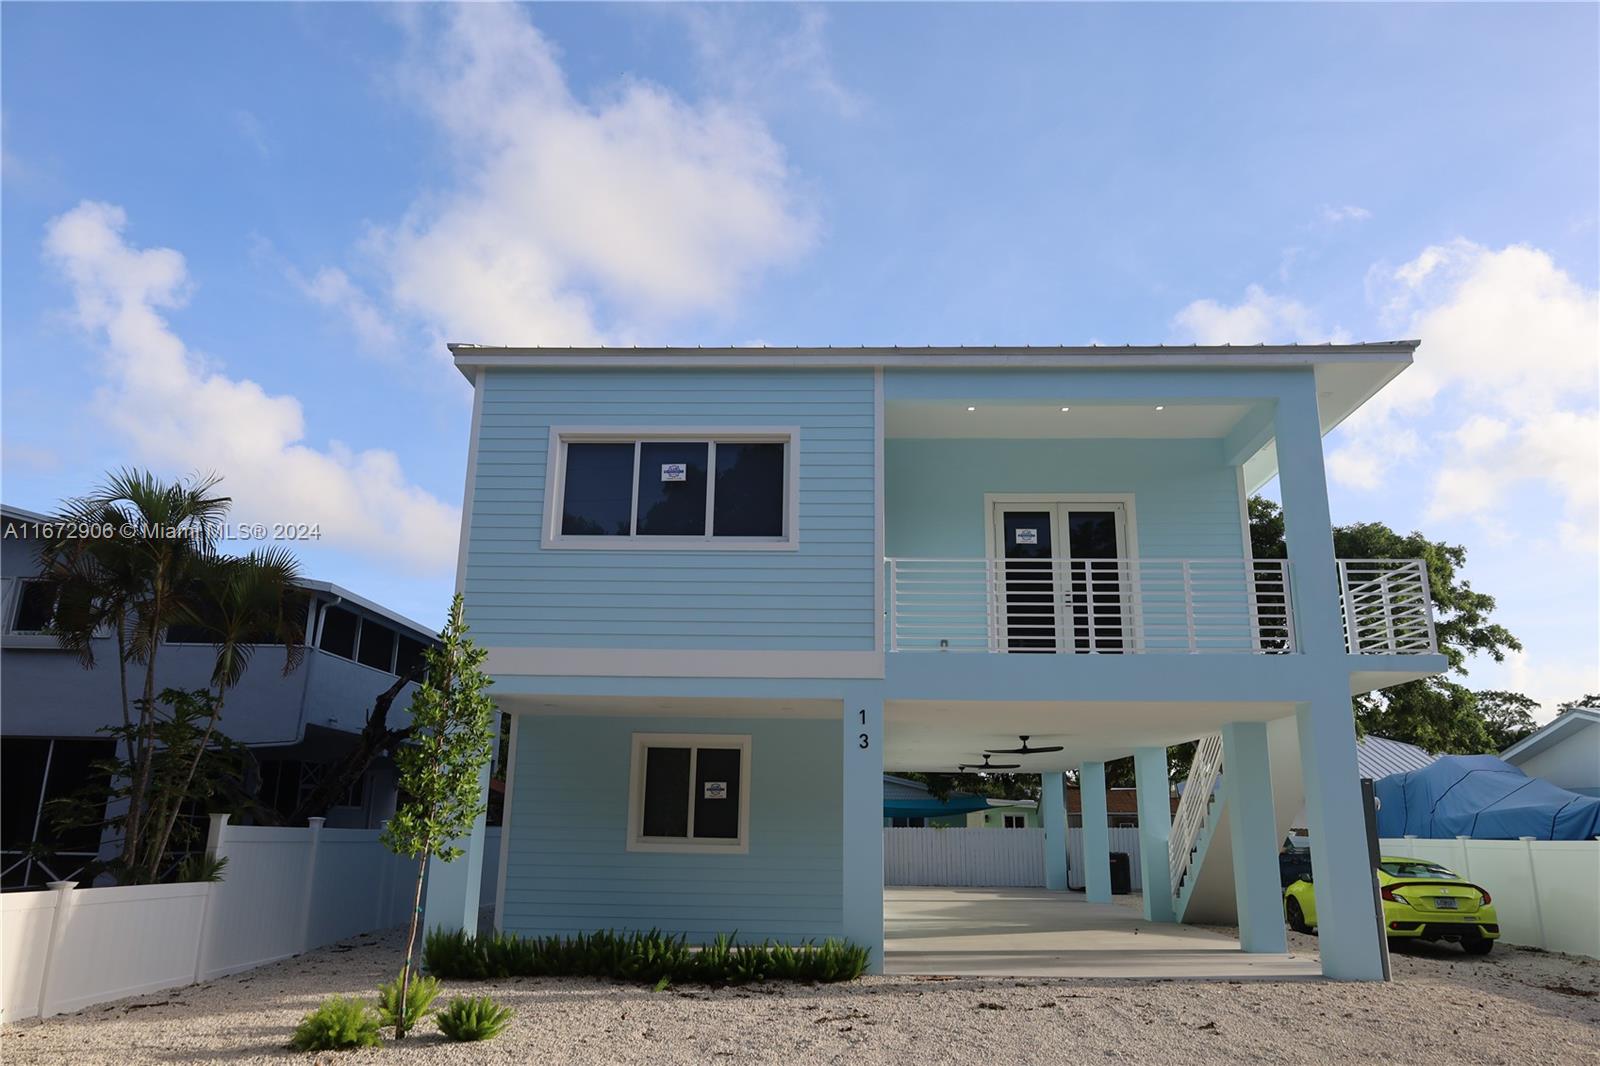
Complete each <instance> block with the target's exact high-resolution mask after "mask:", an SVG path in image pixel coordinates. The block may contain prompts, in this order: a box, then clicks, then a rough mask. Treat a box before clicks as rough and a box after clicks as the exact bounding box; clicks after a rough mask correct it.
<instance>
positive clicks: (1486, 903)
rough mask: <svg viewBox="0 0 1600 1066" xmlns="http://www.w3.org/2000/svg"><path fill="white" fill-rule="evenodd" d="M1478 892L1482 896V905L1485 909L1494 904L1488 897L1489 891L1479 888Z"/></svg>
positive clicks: (1491, 898)
mask: <svg viewBox="0 0 1600 1066" xmlns="http://www.w3.org/2000/svg"><path fill="white" fill-rule="evenodd" d="M1478 891H1479V892H1481V893H1482V894H1483V905H1484V906H1485V907H1487V906H1488V905H1489V904H1491V903H1493V902H1494V899H1493V897H1491V896H1490V895H1489V890H1488V889H1487V888H1480V889H1478Z"/></svg>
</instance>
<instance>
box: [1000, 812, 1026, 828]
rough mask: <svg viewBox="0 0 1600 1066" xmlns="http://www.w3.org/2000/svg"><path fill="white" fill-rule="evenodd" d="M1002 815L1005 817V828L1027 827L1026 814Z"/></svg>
mask: <svg viewBox="0 0 1600 1066" xmlns="http://www.w3.org/2000/svg"><path fill="white" fill-rule="evenodd" d="M1003 817H1004V819H1005V827H1006V828H1007V829H1026V828H1028V817H1027V815H1023V814H1007V815H1003Z"/></svg>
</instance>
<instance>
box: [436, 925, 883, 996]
mask: <svg viewBox="0 0 1600 1066" xmlns="http://www.w3.org/2000/svg"><path fill="white" fill-rule="evenodd" d="M869 958H870V954H869V952H868V951H867V949H866V948H864V947H860V946H858V945H855V944H851V943H849V942H848V941H840V940H831V939H830V940H825V941H823V942H822V943H821V944H820V945H818V944H815V943H812V942H811V941H807V942H805V943H803V944H800V945H798V946H790V945H787V944H774V943H772V942H770V941H764V942H762V943H759V944H755V943H746V944H741V943H736V941H735V936H734V935H730V934H727V933H722V934H718V935H717V936H716V937H714V938H713V939H712V940H711V942H710V943H708V944H706V945H704V946H703V947H700V948H698V949H697V948H695V947H692V946H691V945H690V944H689V943H688V941H687V938H686V937H685V936H683V935H682V934H678V935H672V934H668V933H663V932H661V931H660V930H659V929H652V930H650V931H649V932H647V933H641V932H633V933H618V932H615V931H614V930H608V929H607V930H600V931H598V932H594V933H578V934H576V935H573V936H570V937H558V936H545V937H520V936H515V935H511V934H506V933H495V934H492V935H490V936H485V937H476V936H471V935H469V934H467V933H466V932H463V931H461V930H456V931H454V932H448V933H447V932H441V931H435V932H432V933H429V934H428V937H427V940H426V942H425V943H424V946H423V960H424V962H425V963H426V965H427V968H428V972H429V973H431V974H434V975H435V976H437V977H442V978H448V979H453V980H463V981H481V980H484V979H486V978H494V979H504V978H507V977H609V978H612V979H615V980H619V981H636V982H639V983H641V984H649V985H655V986H656V987H658V988H665V987H666V986H667V985H669V984H672V983H674V982H676V983H685V984H686V983H697V984H708V985H731V984H750V983H753V982H757V981H766V980H783V981H830V982H831V981H850V980H854V979H855V978H857V977H860V976H861V974H862V973H863V972H865V970H866V968H867V962H868V960H869Z"/></svg>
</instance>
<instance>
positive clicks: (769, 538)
mask: <svg viewBox="0 0 1600 1066" xmlns="http://www.w3.org/2000/svg"><path fill="white" fill-rule="evenodd" d="M602 438H604V439H602ZM552 444H553V454H554V455H555V456H556V458H555V459H554V460H553V465H554V466H555V467H556V469H557V470H558V472H559V481H558V484H559V489H558V490H557V491H556V492H555V493H554V494H553V499H554V500H555V506H553V507H552V509H551V511H552V513H551V514H550V515H548V516H547V517H548V520H547V523H546V535H545V544H546V546H547V547H551V546H553V547H576V546H585V545H587V546H601V547H608V548H609V547H739V546H747V547H791V546H793V544H794V541H795V530H794V514H793V510H794V498H795V494H794V487H795V486H794V449H795V447H796V444H795V435H794V432H793V431H784V432H782V433H775V434H770V435H767V434H743V433H740V434H731V433H730V434H727V435H722V434H716V435H706V436H697V435H695V434H692V433H684V434H681V435H680V434H670V435H664V436H661V437H644V436H640V437H637V438H633V439H617V438H615V437H611V436H609V435H604V434H599V433H597V432H593V431H585V432H581V433H580V432H573V433H561V432H559V431H558V432H557V433H556V434H554V436H553V441H552Z"/></svg>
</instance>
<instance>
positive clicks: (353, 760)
mask: <svg viewBox="0 0 1600 1066" xmlns="http://www.w3.org/2000/svg"><path fill="white" fill-rule="evenodd" d="M413 680H415V678H414V677H412V676H407V677H401V678H396V679H395V682H394V684H392V685H390V686H389V687H388V689H386V690H385V691H383V692H382V693H380V694H379V695H378V698H377V700H375V701H374V702H373V705H372V711H371V712H370V713H369V714H368V715H367V722H366V725H364V726H362V728H361V733H360V735H359V736H358V737H357V738H356V746H355V747H354V748H352V749H351V750H350V751H349V752H348V753H347V754H346V755H345V756H344V758H342V759H340V760H339V762H338V764H337V768H336V769H335V770H334V772H332V773H330V774H327V775H325V776H324V777H323V779H322V781H321V782H319V783H318V784H317V786H316V788H314V789H312V790H311V794H310V795H308V796H307V797H306V798H305V799H304V800H302V801H301V802H300V803H299V804H298V805H297V806H296V807H295V809H294V812H293V813H292V814H290V815H289V817H288V818H287V819H285V821H287V823H288V824H290V825H299V824H300V823H301V822H302V821H304V820H305V819H307V818H317V817H326V816H327V813H328V808H329V807H331V806H333V801H334V800H336V799H338V798H339V797H340V796H342V795H344V793H345V792H346V791H347V790H348V789H349V788H350V786H351V785H352V784H353V783H354V782H356V781H357V780H359V779H360V777H361V775H362V774H364V773H366V772H367V768H368V767H369V766H371V765H372V760H374V759H376V758H377V757H378V756H379V755H381V754H383V753H384V752H386V751H389V750H392V749H393V748H394V747H395V745H397V744H400V743H401V742H402V741H404V740H406V739H407V738H408V737H410V736H411V727H410V726H407V727H406V728H404V729H390V728H389V711H390V709H391V708H392V707H393V706H394V701H395V700H396V699H398V698H399V696H400V692H401V690H402V689H404V688H405V687H406V685H407V684H409V683H410V682H411V681H413Z"/></svg>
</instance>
